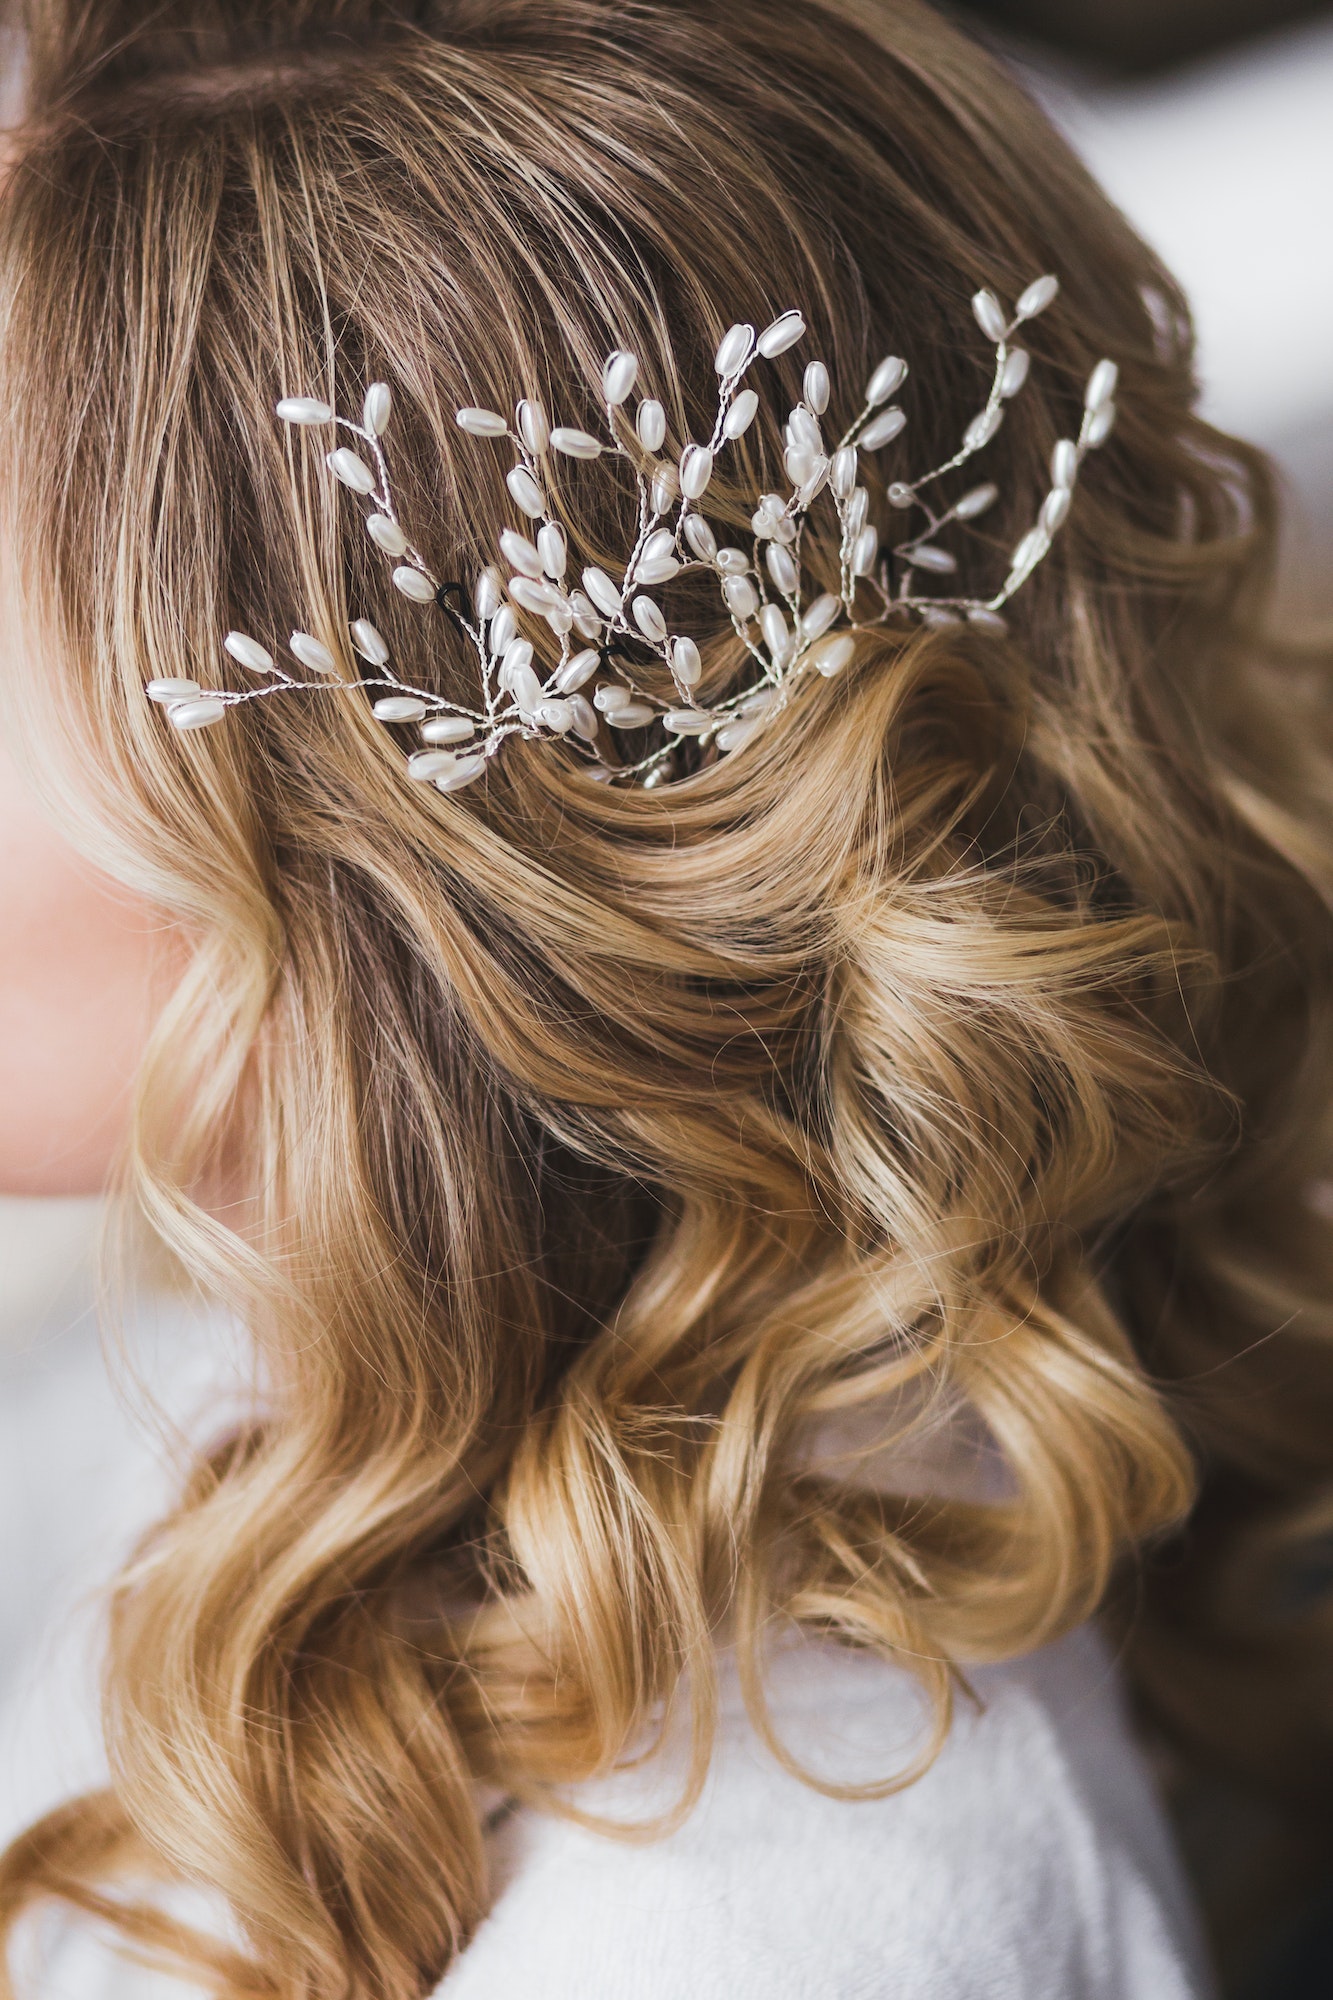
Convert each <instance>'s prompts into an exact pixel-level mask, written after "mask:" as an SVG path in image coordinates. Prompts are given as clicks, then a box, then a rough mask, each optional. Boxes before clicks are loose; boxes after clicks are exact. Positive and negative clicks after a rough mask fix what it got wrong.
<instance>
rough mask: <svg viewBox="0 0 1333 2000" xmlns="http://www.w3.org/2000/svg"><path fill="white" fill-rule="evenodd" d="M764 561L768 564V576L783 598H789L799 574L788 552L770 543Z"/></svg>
mask: <svg viewBox="0 0 1333 2000" xmlns="http://www.w3.org/2000/svg"><path fill="white" fill-rule="evenodd" d="M764 561H765V562H766V563H767V564H768V573H769V575H770V576H771V577H772V579H773V581H774V583H775V584H776V585H777V587H778V589H779V590H780V591H781V592H782V594H783V596H784V597H790V596H791V594H792V592H793V591H794V590H795V588H796V585H797V583H798V582H799V580H800V572H799V570H798V569H797V567H796V561H795V558H794V557H793V556H792V554H791V552H790V550H788V549H784V548H781V547H779V545H778V543H777V542H770V543H769V545H768V552H767V554H766V555H765V557H764Z"/></svg>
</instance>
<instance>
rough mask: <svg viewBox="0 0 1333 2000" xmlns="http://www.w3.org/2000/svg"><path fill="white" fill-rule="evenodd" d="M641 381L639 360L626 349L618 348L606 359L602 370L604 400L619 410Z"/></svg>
mask: <svg viewBox="0 0 1333 2000" xmlns="http://www.w3.org/2000/svg"><path fill="white" fill-rule="evenodd" d="M638 379H639V358H638V356H637V355H636V354H630V353H628V352H627V351H626V349H624V348H617V350H616V352H615V353H614V354H608V355H607V357H606V366H605V367H604V368H603V370H602V398H603V401H605V402H607V403H609V404H610V405H611V407H612V408H613V409H618V408H619V407H620V405H621V404H622V403H623V402H624V401H625V399H626V397H627V396H628V395H629V393H630V391H631V390H632V389H633V387H634V384H635V383H636V382H637V380H638Z"/></svg>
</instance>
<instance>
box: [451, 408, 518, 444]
mask: <svg viewBox="0 0 1333 2000" xmlns="http://www.w3.org/2000/svg"><path fill="white" fill-rule="evenodd" d="M454 422H455V423H456V424H457V425H458V428H459V430H460V431H467V432H468V433H469V435H470V436H472V437H479V438H491V437H503V436H504V435H505V433H506V432H507V431H508V429H509V426H508V424H507V423H506V422H505V420H504V418H503V417H502V416H501V415H500V412H499V411H498V410H482V409H477V408H469V409H466V410H456V411H455V412H454Z"/></svg>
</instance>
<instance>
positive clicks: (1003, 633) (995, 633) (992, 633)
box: [967, 604, 1009, 639]
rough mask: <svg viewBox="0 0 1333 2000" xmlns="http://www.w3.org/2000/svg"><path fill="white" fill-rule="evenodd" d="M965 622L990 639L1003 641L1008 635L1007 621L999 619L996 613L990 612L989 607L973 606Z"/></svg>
mask: <svg viewBox="0 0 1333 2000" xmlns="http://www.w3.org/2000/svg"><path fill="white" fill-rule="evenodd" d="M967 622H968V624H969V625H975V626H976V628H977V630H978V632H984V633H986V635H987V637H988V638H991V639H1004V638H1007V637H1008V634H1009V622H1008V620H1007V619H1005V618H1001V616H1000V614H999V612H998V611H992V610H991V609H990V607H989V605H985V604H974V605H973V606H972V609H971V610H970V611H969V612H968V614H967Z"/></svg>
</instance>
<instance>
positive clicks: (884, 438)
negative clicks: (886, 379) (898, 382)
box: [856, 403, 907, 451]
mask: <svg viewBox="0 0 1333 2000" xmlns="http://www.w3.org/2000/svg"><path fill="white" fill-rule="evenodd" d="M906 422H907V418H906V416H905V415H904V413H903V412H902V411H901V410H900V409H899V408H898V406H897V404H896V403H895V404H893V405H891V406H890V408H889V409H887V410H881V411H880V413H879V415H878V416H877V417H872V418H871V419H870V422H869V423H868V424H867V425H866V427H865V429H864V430H863V431H862V433H861V435H860V437H859V438H858V439H857V440H856V442H857V444H858V445H859V446H860V448H861V450H862V451H879V450H881V449H882V448H883V446H885V445H886V444H891V443H892V442H893V440H894V438H896V437H897V435H898V433H899V431H900V430H902V429H903V427H904V425H905V424H906Z"/></svg>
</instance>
